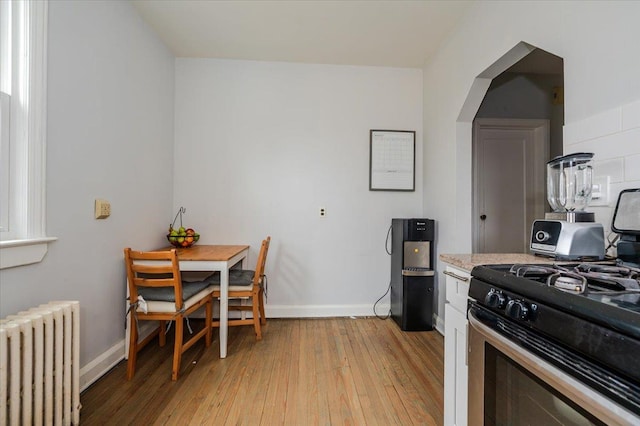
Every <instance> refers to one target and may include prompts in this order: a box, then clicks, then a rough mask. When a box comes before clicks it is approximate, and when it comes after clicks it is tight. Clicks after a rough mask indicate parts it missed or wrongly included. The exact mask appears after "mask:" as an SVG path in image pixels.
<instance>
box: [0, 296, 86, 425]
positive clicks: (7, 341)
mask: <svg viewBox="0 0 640 426" xmlns="http://www.w3.org/2000/svg"><path fill="white" fill-rule="evenodd" d="M79 337H80V304H79V303H78V302H76V301H68V302H50V303H47V304H45V305H40V306H38V307H36V308H31V309H29V310H28V311H24V312H20V313H19V314H17V315H10V316H8V317H7V318H5V319H3V320H0V404H1V407H0V425H31V424H33V425H69V424H74V425H77V424H79V423H80V377H79V373H80V368H79V365H80V345H79Z"/></svg>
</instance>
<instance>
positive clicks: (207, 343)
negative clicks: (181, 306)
mask: <svg viewBox="0 0 640 426" xmlns="http://www.w3.org/2000/svg"><path fill="white" fill-rule="evenodd" d="M205 312H206V314H205V318H206V319H205V322H204V326H205V328H206V329H207V334H206V335H205V338H204V341H205V347H207V348H208V347H209V346H211V334H212V329H211V322H212V321H213V297H209V300H207V304H206V305H205Z"/></svg>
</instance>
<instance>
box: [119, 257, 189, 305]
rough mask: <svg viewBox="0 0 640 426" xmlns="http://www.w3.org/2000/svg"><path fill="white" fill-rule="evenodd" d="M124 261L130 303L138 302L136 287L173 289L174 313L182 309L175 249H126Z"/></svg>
mask: <svg viewBox="0 0 640 426" xmlns="http://www.w3.org/2000/svg"><path fill="white" fill-rule="evenodd" d="M124 259H125V264H126V267H127V280H128V282H129V298H130V301H131V302H132V303H135V302H136V301H137V300H138V287H156V288H158V287H173V289H174V295H175V297H174V300H175V304H176V311H179V310H181V309H182V304H183V300H182V277H181V275H180V268H179V266H178V253H177V252H176V250H175V249H171V250H167V251H135V250H131V249H130V248H126V249H124Z"/></svg>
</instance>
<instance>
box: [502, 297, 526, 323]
mask: <svg viewBox="0 0 640 426" xmlns="http://www.w3.org/2000/svg"><path fill="white" fill-rule="evenodd" d="M505 313H506V314H507V316H508V317H509V318H513V319H515V320H521V321H524V320H526V319H527V317H528V315H529V308H527V305H526V304H525V302H524V301H522V300H510V301H509V303H507V309H506V310H505Z"/></svg>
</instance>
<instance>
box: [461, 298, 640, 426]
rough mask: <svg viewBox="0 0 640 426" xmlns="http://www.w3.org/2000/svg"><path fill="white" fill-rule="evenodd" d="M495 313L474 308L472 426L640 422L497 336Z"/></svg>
mask: <svg viewBox="0 0 640 426" xmlns="http://www.w3.org/2000/svg"><path fill="white" fill-rule="evenodd" d="M491 315H494V314H492V313H491V312H489V311H486V310H485V309H483V308H480V307H478V306H477V305H474V304H472V307H471V309H470V310H469V358H468V360H469V411H468V412H469V425H532V424H538V425H589V424H596V425H599V424H607V425H614V424H615V425H626V424H629V425H631V424H635V425H638V424H640V416H639V415H636V414H634V413H633V412H631V411H629V410H627V409H626V408H625V407H622V406H620V405H619V404H616V403H615V402H613V401H612V400H611V399H609V398H606V397H605V396H603V395H602V394H600V393H598V392H597V391H595V390H594V389H592V388H591V387H589V386H587V385H585V384H583V383H582V382H580V381H578V380H576V379H575V378H573V377H572V376H570V375H568V374H566V373H565V372H563V371H562V370H561V369H559V368H557V367H556V366H554V365H552V364H550V363H548V362H546V361H545V360H543V359H541V358H540V357H538V356H536V355H535V354H533V353H531V352H529V351H528V350H527V349H525V348H523V347H522V346H520V345H518V344H516V343H514V342H513V341H511V340H509V339H508V338H507V337H505V336H504V335H503V334H500V333H499V332H497V331H496V330H495V329H494V328H493V327H492V321H487V320H486V318H485V317H490V316H491ZM494 316H495V315H494ZM478 317H483V319H484V320H483V319H479V318H478ZM509 327H516V330H515V332H516V333H524V334H532V333H531V332H530V331H529V330H527V329H525V328H524V327H521V326H518V325H517V324H510V325H509ZM520 336H522V335H520ZM538 339H539V337H538ZM545 343H546V344H550V345H552V346H555V345H553V344H552V343H550V342H548V341H546V342H545Z"/></svg>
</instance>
